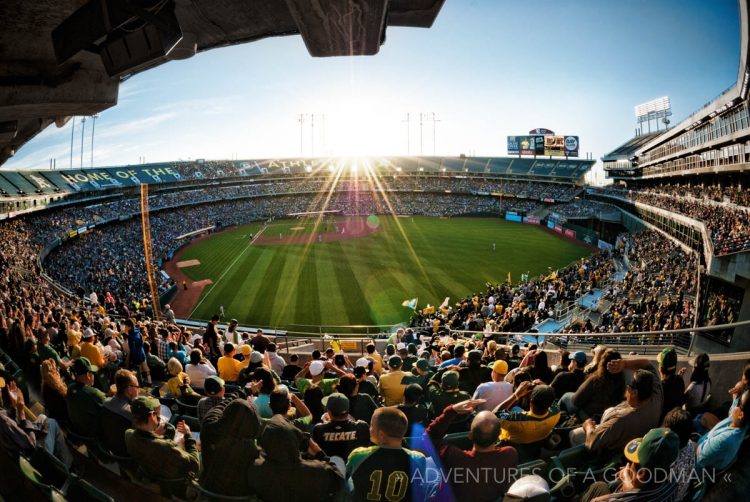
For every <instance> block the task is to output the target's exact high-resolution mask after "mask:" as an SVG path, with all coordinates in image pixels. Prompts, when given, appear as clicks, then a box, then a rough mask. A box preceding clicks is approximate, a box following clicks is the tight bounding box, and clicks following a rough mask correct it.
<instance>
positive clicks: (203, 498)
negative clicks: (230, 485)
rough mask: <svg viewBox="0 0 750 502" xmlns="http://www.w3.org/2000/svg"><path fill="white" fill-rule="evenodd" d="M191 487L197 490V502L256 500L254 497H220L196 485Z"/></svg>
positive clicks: (244, 501) (220, 495) (252, 501)
mask: <svg viewBox="0 0 750 502" xmlns="http://www.w3.org/2000/svg"><path fill="white" fill-rule="evenodd" d="M193 486H194V488H195V489H196V490H198V499H197V500H198V502H255V501H257V500H258V497H256V496H255V495H247V496H246V495H240V496H233V495H222V494H220V493H215V492H212V491H210V490H208V489H206V488H204V487H202V486H201V485H200V484H198V483H193Z"/></svg>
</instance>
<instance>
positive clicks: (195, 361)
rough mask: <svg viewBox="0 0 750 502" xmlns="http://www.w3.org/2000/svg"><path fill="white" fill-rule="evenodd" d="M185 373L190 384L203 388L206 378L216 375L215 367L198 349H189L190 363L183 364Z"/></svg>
mask: <svg viewBox="0 0 750 502" xmlns="http://www.w3.org/2000/svg"><path fill="white" fill-rule="evenodd" d="M185 373H187V376H188V378H189V379H190V386H191V387H194V388H196V389H203V382H205V381H206V378H208V377H210V376H215V375H216V368H214V365H213V364H211V361H209V360H208V359H206V358H204V357H203V353H202V352H201V351H200V349H193V350H191V351H190V363H189V364H186V365H185Z"/></svg>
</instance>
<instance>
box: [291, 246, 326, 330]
mask: <svg viewBox="0 0 750 502" xmlns="http://www.w3.org/2000/svg"><path fill="white" fill-rule="evenodd" d="M322 249H323V247H322V246H311V247H310V248H309V249H308V252H307V253H304V252H303V255H302V257H301V258H300V261H299V263H300V270H299V274H298V279H297V284H296V285H295V288H294V289H295V290H294V296H295V297H296V298H295V305H294V310H295V314H299V313H301V312H306V313H307V318H308V319H309V320H310V324H320V323H321V320H320V295H319V294H318V263H319V261H320V260H319V257H318V251H319V250H322ZM295 317H297V315H295Z"/></svg>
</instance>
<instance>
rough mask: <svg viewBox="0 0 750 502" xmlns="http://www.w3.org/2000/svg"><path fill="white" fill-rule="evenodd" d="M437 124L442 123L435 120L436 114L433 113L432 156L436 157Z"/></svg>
mask: <svg viewBox="0 0 750 502" xmlns="http://www.w3.org/2000/svg"><path fill="white" fill-rule="evenodd" d="M435 122H442V121H441V120H438V119H436V118H435V112H432V156H433V157H434V156H435Z"/></svg>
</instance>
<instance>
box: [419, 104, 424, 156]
mask: <svg viewBox="0 0 750 502" xmlns="http://www.w3.org/2000/svg"><path fill="white" fill-rule="evenodd" d="M423 119H424V114H423V113H422V112H419V155H422V153H423V151H422V125H423V124H424V122H423Z"/></svg>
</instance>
